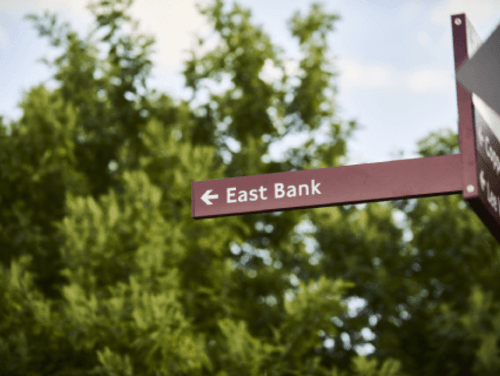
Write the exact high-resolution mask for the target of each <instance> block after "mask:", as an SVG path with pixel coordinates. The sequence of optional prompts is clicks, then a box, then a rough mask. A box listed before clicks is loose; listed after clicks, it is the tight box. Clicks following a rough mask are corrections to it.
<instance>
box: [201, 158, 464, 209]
mask: <svg viewBox="0 0 500 376" xmlns="http://www.w3.org/2000/svg"><path fill="white" fill-rule="evenodd" d="M461 186H462V179H461V158H460V155H458V154H455V155H445V156H440V157H430V158H418V159H407V160H399V161H391V162H382V163H368V164H361V165H355V166H342V167H328V168H319V169H311V170H301V171H292V172H280V173H275V174H266V175H253V176H242V177H236V178H227V179H219V180H205V181H194V182H193V186H192V200H193V203H192V204H193V205H192V210H193V217H194V218H208V217H216V216H224V215H234V214H245V213H257V212H270V211H280V210H289V209H299V208H312V207H319V206H330V205H336V204H354V203H361V202H370V201H384V200H396V199H401V198H410V197H424V196H431V195H440V194H452V193H461Z"/></svg>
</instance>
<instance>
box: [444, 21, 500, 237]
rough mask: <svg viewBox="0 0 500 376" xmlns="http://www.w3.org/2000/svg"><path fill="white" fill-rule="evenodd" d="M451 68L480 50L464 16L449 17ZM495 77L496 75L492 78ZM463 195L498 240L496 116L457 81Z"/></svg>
mask: <svg viewBox="0 0 500 376" xmlns="http://www.w3.org/2000/svg"><path fill="white" fill-rule="evenodd" d="M452 28H453V48H454V55H455V71H456V72H458V71H459V69H460V68H461V67H462V66H463V65H464V64H466V63H467V62H468V60H469V59H471V58H472V57H473V56H474V54H475V53H476V52H478V50H479V51H480V49H481V45H482V42H481V39H480V38H479V37H478V35H477V33H476V31H475V30H474V28H473V27H472V25H471V24H470V22H469V21H468V20H467V18H466V17H465V14H459V15H454V16H452ZM495 79H497V78H495ZM457 101H458V115H459V118H458V120H459V140H460V149H461V155H462V164H463V170H462V171H463V182H464V187H463V190H464V192H463V195H464V198H465V200H466V201H467V202H468V203H469V204H470V206H471V207H472V209H473V210H474V211H475V212H476V214H477V215H478V216H479V218H481V220H482V221H483V223H484V224H485V225H486V227H488V229H489V230H490V231H491V233H492V234H493V236H495V238H496V239H497V240H498V241H499V242H500V158H499V156H500V142H499V139H500V118H499V116H498V114H497V113H495V111H493V110H492V109H491V108H490V107H489V106H488V105H487V104H486V103H485V102H484V101H483V100H482V99H481V98H480V97H478V96H477V95H475V94H471V93H470V92H469V91H467V90H466V89H465V88H464V87H463V86H462V85H461V84H460V83H459V82H458V81H457Z"/></svg>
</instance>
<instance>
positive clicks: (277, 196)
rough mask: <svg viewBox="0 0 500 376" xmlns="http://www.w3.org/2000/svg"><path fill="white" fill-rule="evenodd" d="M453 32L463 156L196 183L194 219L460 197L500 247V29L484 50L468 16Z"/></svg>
mask: <svg viewBox="0 0 500 376" xmlns="http://www.w3.org/2000/svg"><path fill="white" fill-rule="evenodd" d="M452 29H453V49H454V57H455V72H456V75H457V82H456V87H457V104H458V119H459V143H460V154H454V155H443V156H438V157H427V158H418V159H407V160H398V161H390V162H383V163H371V164H361V165H355V166H342V167H328V168H322V169H311V170H302V171H292V172H281V173H274V174H266V175H253V176H242V177H234V178H227V179H219V180H206V181H194V182H193V184H192V196H191V197H192V198H191V199H192V215H193V218H196V219H199V218H209V217H218V216H227V215H237V214H246V213H259V212H272V211H281V210H290V209H299V208H313V207H320V206H331V205H341V204H355V203H362V202H372V201H386V200H397V199H403V198H415V197H425V196H437V195H446V194H456V193H462V196H463V198H464V199H465V200H466V201H467V202H468V203H469V204H470V206H471V207H472V208H473V210H474V211H475V212H476V213H477V215H478V216H479V218H481V220H482V221H483V223H484V224H485V225H486V226H487V227H488V229H489V230H490V231H491V233H492V234H493V236H495V238H496V239H497V240H498V241H499V242H500V141H499V140H500V116H499V113H500V108H498V107H497V106H498V105H499V104H500V103H499V102H498V98H500V81H499V79H500V70H498V69H497V68H498V66H499V64H500V62H499V59H500V52H499V46H500V31H499V30H500V29H497V30H496V31H495V32H494V33H493V35H492V36H491V37H490V39H488V41H487V42H486V43H485V44H484V45H483V46H482V47H481V44H482V43H481V40H480V38H479V37H478V36H477V33H476V32H475V31H474V28H473V27H472V25H471V24H470V23H469V21H468V20H467V19H466V17H465V14H459V15H454V16H452ZM476 52H477V58H476V59H475V60H474V57H473V55H474V53H476ZM469 59H470V61H469ZM462 66H463V69H462ZM478 69H479V70H481V69H484V72H482V73H481V72H479V73H478ZM476 78H477V80H476ZM458 80H460V81H463V82H464V85H466V86H467V87H470V88H471V90H472V91H474V92H477V94H478V95H476V94H474V95H471V93H470V92H469V91H468V90H467V89H465V88H464V86H462V84H460V83H459V81H458ZM487 84H492V85H493V86H494V87H492V88H489V89H488V88H486V89H485V87H484V86H485V85H487ZM480 97H482V98H483V99H481V98H480ZM485 102H486V103H485ZM487 103H488V104H487ZM490 106H491V107H493V108H494V109H496V110H497V111H498V113H495V111H493V110H492V109H491V108H490Z"/></svg>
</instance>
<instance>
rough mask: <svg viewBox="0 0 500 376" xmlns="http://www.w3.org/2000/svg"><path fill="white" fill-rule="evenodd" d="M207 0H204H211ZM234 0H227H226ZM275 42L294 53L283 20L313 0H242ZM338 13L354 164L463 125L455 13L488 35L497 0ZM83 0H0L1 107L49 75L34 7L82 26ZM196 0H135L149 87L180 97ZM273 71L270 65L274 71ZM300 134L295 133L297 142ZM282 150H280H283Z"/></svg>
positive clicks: (371, 5)
mask: <svg viewBox="0 0 500 376" xmlns="http://www.w3.org/2000/svg"><path fill="white" fill-rule="evenodd" d="M204 1H206V0H204ZM228 2H229V0H228ZM238 2H239V3H240V4H242V5H244V6H246V7H249V8H250V9H251V11H252V15H253V19H254V21H255V22H256V23H258V24H261V25H262V26H263V28H264V30H265V31H266V32H267V33H268V34H270V35H271V37H272V39H273V41H274V42H275V43H276V44H278V45H281V46H282V47H284V48H285V50H286V51H288V52H289V55H290V58H291V59H293V58H294V57H296V56H297V55H296V54H297V47H296V45H295V43H294V41H293V40H292V39H291V38H290V36H289V33H288V31H287V28H286V20H287V19H288V18H289V17H290V16H291V15H292V13H293V11H295V10H301V11H303V12H305V11H306V10H307V8H308V6H309V3H310V2H309V1H307V0H239V1H238ZM323 2H324V3H325V5H326V8H327V9H328V10H332V11H335V12H337V13H338V14H339V15H340V16H341V21H339V22H338V23H337V25H336V26H337V29H336V31H335V32H334V33H333V34H332V35H331V38H330V42H331V43H330V44H331V47H332V52H333V56H332V59H333V60H334V63H335V65H336V66H337V69H338V71H339V72H340V77H339V81H338V87H339V93H338V97H337V103H338V105H339V111H340V113H339V115H340V116H341V117H342V118H344V119H355V120H357V121H358V123H359V124H360V125H361V129H360V130H359V131H358V132H357V133H356V135H355V138H354V139H353V141H352V142H351V143H350V145H349V149H350V152H349V163H363V162H378V161H385V160H390V159H394V158H396V157H395V155H396V154H398V153H399V152H400V151H401V152H403V153H404V157H406V158H408V157H414V156H415V150H416V142H417V141H418V140H419V139H420V138H422V137H424V136H426V135H427V134H428V133H429V132H432V131H437V130H439V129H441V128H443V127H448V128H453V129H456V123H457V107H456V97H455V86H454V70H453V50H452V36H451V22H450V15H452V14H457V13H466V14H467V16H468V17H469V19H470V20H471V22H472V24H473V25H474V26H475V28H476V29H477V31H478V33H479V35H480V36H481V37H482V38H483V39H486V38H487V37H488V36H489V35H490V34H491V32H492V31H493V30H494V29H495V27H496V26H497V25H498V24H499V23H500V1H498V0H481V1H477V0H435V1H430V0H425V1H424V0H411V1H389V0H349V1H347V0H325V1H323ZM86 3H87V1H84V0H0V68H1V69H0V82H1V83H2V85H1V90H0V115H4V116H6V117H9V118H16V117H18V116H19V114H20V111H19V109H17V107H16V106H17V104H18V103H19V101H20V100H21V98H22V94H23V92H24V91H26V90H28V89H29V88H30V87H32V86H33V85H35V84H38V83H40V82H42V81H45V80H47V79H48V78H49V75H50V72H49V71H48V70H47V69H46V68H45V67H44V65H43V64H41V63H38V62H37V60H38V59H40V58H41V57H43V56H47V54H48V53H50V49H49V48H48V46H47V44H46V43H45V41H43V40H40V39H39V38H38V37H37V34H36V32H35V31H34V30H33V29H32V28H31V26H30V23H29V22H28V21H25V20H23V16H24V15H25V14H27V13H33V12H34V13H41V12H43V11H44V10H45V9H48V10H51V11H55V12H57V13H59V14H60V15H61V18H62V19H64V20H67V21H70V22H71V23H72V24H73V26H74V28H75V29H77V30H79V31H81V32H85V31H86V30H88V28H89V24H90V20H91V17H90V14H89V12H88V11H87V10H86V8H85V4H86ZM195 3H196V1H195V0H136V1H135V3H134V6H133V8H132V15H133V16H134V17H135V18H136V19H138V20H139V21H140V22H141V29H142V30H143V31H145V32H150V33H153V34H154V35H155V36H156V40H157V46H156V50H157V53H156V55H155V63H156V67H155V70H154V79H153V81H152V85H153V86H155V87H156V88H158V89H160V90H164V91H167V92H168V93H170V94H171V95H173V96H175V97H178V98H181V97H183V96H185V95H186V91H185V90H183V79H182V76H181V74H180V70H181V68H182V61H183V58H184V57H185V56H186V55H185V52H184V51H185V50H186V49H187V48H189V46H190V45H191V44H192V41H193V35H194V34H195V33H200V32H203V30H204V29H205V28H206V25H205V24H204V19H203V18H202V17H201V16H200V15H198V13H197V11H196V7H195ZM270 73H272V72H270ZM290 142H294V140H290ZM276 153H279V150H277V151H276Z"/></svg>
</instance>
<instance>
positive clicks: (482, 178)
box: [479, 170, 486, 191]
mask: <svg viewBox="0 0 500 376" xmlns="http://www.w3.org/2000/svg"><path fill="white" fill-rule="evenodd" d="M479 182H480V183H481V189H482V190H483V191H484V186H485V185H486V180H485V179H484V171H483V170H481V173H480V174H479Z"/></svg>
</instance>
